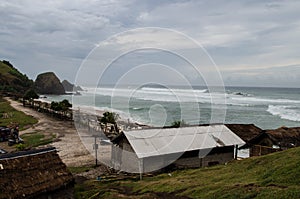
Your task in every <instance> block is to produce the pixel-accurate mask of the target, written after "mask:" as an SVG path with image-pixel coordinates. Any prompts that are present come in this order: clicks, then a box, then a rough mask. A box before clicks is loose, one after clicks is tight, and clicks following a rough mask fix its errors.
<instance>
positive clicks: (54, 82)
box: [34, 72, 65, 95]
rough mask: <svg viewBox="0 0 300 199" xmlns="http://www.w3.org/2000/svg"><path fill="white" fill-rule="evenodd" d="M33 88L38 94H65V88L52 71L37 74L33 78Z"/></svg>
mask: <svg viewBox="0 0 300 199" xmlns="http://www.w3.org/2000/svg"><path fill="white" fill-rule="evenodd" d="M34 88H35V90H36V92H37V93H39V94H54V95H62V94H65V89H64V87H63V85H62V83H61V82H60V80H59V79H58V77H57V76H56V75H55V74H54V73H53V72H46V73H42V74H39V75H38V76H37V78H36V80H35V83H34Z"/></svg>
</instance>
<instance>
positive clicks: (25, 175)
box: [0, 147, 74, 199]
mask: <svg viewBox="0 0 300 199" xmlns="http://www.w3.org/2000/svg"><path fill="white" fill-rule="evenodd" d="M73 184H74V179H73V176H72V174H71V173H70V172H69V171H68V170H67V167H66V165H65V164H64V163H63V162H62V161H61V159H60V158H59V156H58V154H57V151H56V149H55V148H53V147H51V148H45V149H37V150H31V151H23V152H17V153H8V154H3V155H0V198H3V199H4V198H47V199H49V198H66V199H68V198H73Z"/></svg>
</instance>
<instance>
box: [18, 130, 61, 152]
mask: <svg viewBox="0 0 300 199" xmlns="http://www.w3.org/2000/svg"><path fill="white" fill-rule="evenodd" d="M55 137H56V136H55V135H47V136H45V135H44V134H42V133H26V134H24V135H21V138H22V139H23V140H24V144H17V145H16V148H17V149H18V150H23V149H27V148H34V147H38V146H42V145H47V144H50V143H51V142H53V140H54V139H55Z"/></svg>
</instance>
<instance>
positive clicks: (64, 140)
mask: <svg viewBox="0 0 300 199" xmlns="http://www.w3.org/2000/svg"><path fill="white" fill-rule="evenodd" d="M7 100H8V101H9V102H10V104H11V106H12V107H14V108H15V109H17V110H19V111H22V112H24V113H26V114H27V115H31V116H33V117H35V118H37V119H38V123H37V124H35V125H33V126H32V127H30V128H28V129H26V130H24V131H21V132H20V134H21V135H22V134H24V133H33V132H41V133H43V134H45V135H49V134H50V135H51V134H55V135H56V137H57V138H59V139H58V140H57V141H56V142H53V143H52V144H51V145H52V146H54V147H56V148H57V150H58V151H59V152H58V154H59V156H60V158H61V159H62V160H63V162H64V163H65V164H66V165H67V166H83V165H90V164H93V163H94V158H93V157H92V155H90V153H89V152H88V151H87V149H86V148H85V147H84V145H83V144H82V143H81V141H80V138H79V136H78V134H77V131H76V129H75V127H74V125H73V123H72V122H70V121H60V120H57V119H55V118H51V117H49V116H47V115H45V114H43V113H39V112H37V111H35V110H33V109H30V108H27V107H23V106H22V104H20V103H18V102H16V101H13V100H11V99H8V98H7Z"/></svg>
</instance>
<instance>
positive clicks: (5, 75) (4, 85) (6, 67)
mask: <svg viewBox="0 0 300 199" xmlns="http://www.w3.org/2000/svg"><path fill="white" fill-rule="evenodd" d="M0 82H1V84H0V93H4V94H5V93H11V94H14V95H21V96H22V95H24V93H25V92H26V91H27V90H28V89H30V88H33V81H32V80H30V79H29V78H28V77H27V76H26V75H24V74H22V73H20V72H19V71H18V69H16V68H15V67H14V66H13V65H12V64H10V63H9V62H8V61H5V60H3V61H0Z"/></svg>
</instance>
